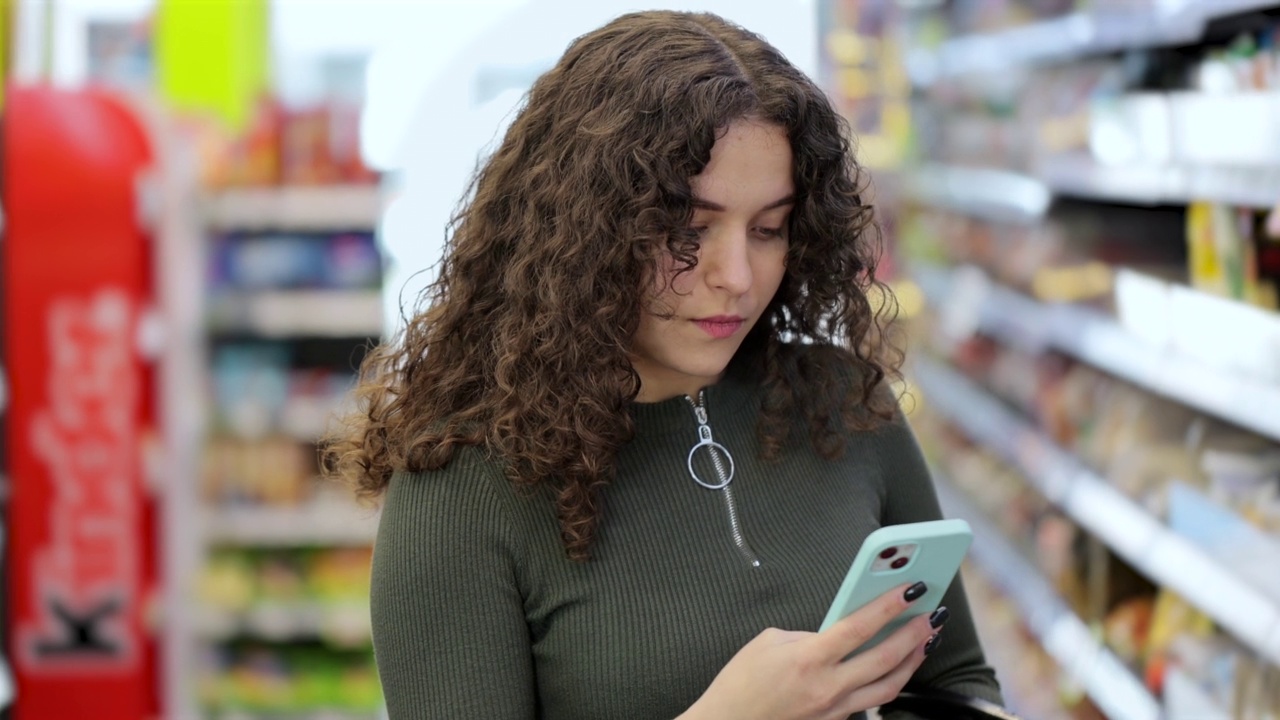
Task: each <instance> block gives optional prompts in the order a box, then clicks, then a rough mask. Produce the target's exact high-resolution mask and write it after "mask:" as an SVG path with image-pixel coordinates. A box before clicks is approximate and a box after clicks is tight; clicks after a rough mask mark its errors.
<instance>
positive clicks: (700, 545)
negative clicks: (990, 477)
mask: <svg viewBox="0 0 1280 720" xmlns="http://www.w3.org/2000/svg"><path fill="white" fill-rule="evenodd" d="M705 407H706V410H707V415H708V424H709V426H710V427H711V429H712V432H713V434H714V438H715V440H716V441H717V442H719V443H721V444H723V445H724V446H725V447H726V448H727V449H728V450H729V452H730V454H731V455H732V458H733V461H734V464H735V471H734V476H733V480H732V483H731V484H730V488H731V491H732V496H733V505H734V506H735V508H736V512H737V516H738V517H737V519H738V523H739V528H740V535H741V538H742V540H743V542H744V543H745V545H746V546H748V548H749V550H750V553H751V554H752V555H754V556H755V557H756V558H758V559H759V564H758V565H753V564H752V562H750V561H749V555H747V554H746V553H745V552H744V550H743V548H742V547H741V544H740V543H738V542H736V541H735V537H734V533H733V530H732V527H731V522H730V511H729V503H728V502H727V501H726V498H725V493H724V491H723V490H709V489H706V488H704V487H701V486H699V485H698V484H696V483H695V482H694V481H693V479H692V478H691V477H690V475H689V471H688V468H687V464H686V462H687V457H688V454H689V450H690V448H692V447H693V445H694V444H695V443H697V442H698V439H699V435H698V422H697V419H696V418H695V415H694V411H693V408H692V406H691V405H690V403H689V401H688V400H687V399H685V398H675V399H671V400H666V401H663V402H659V403H650V404H636V405H634V406H633V408H634V414H635V418H636V421H637V427H638V432H637V434H636V437H635V439H634V440H633V441H632V442H631V443H629V444H628V445H627V446H626V447H625V448H623V450H622V451H621V454H620V457H619V458H618V468H617V478H616V479H615V480H614V481H613V482H612V483H611V484H610V485H608V487H607V488H606V489H605V490H604V495H603V506H604V519H603V523H602V524H601V526H600V529H599V531H598V533H597V539H596V542H595V544H594V545H593V546H592V559H591V560H590V561H589V562H587V563H576V562H573V561H570V560H568V559H567V558H566V556H565V551H564V546H563V544H562V543H561V539H560V528H559V524H558V522H557V520H556V516H555V511H554V508H553V506H552V504H551V502H550V500H549V499H548V498H547V496H546V495H544V494H540V493H528V492H521V491H518V490H516V489H515V488H513V487H512V486H511V484H510V483H509V482H508V481H507V480H505V479H504V477H503V475H502V472H501V469H500V467H499V466H498V465H496V464H495V463H493V462H491V461H488V460H486V459H485V458H484V456H483V454H482V452H481V451H479V450H477V449H469V450H467V451H464V452H461V453H459V454H458V455H457V456H456V457H455V459H454V461H453V462H452V463H451V464H450V465H449V466H448V467H447V468H445V469H444V470H441V471H438V472H434V473H423V474H399V475H397V476H396V477H394V478H393V479H392V482H391V486H390V489H389V491H388V494H387V496H386V502H385V506H384V508H383V513H382V520H381V525H380V527H379V531H378V537H377V543H376V545H375V549H374V562H373V593H372V612H373V639H374V649H375V654H376V657H377V663H378V670H379V673H380V675H381V678H382V683H383V690H384V693H385V695H386V700H387V706H388V709H389V710H390V715H391V718H392V719H393V720H407V719H409V718H449V719H450V720H467V719H469V718H476V719H477V720H478V719H480V718H484V719H485V720H492V719H495V718H504V719H505V718H512V719H520V718H546V719H547V720H569V719H571V718H573V719H578V718H581V719H582V720H588V719H589V720H600V719H604V718H608V719H611V720H614V719H616V720H629V719H632V718H634V719H636V720H640V719H642V718H643V719H645V720H658V719H666V720H670V718H673V717H675V716H677V715H679V714H680V713H681V712H683V711H684V710H686V709H687V708H688V707H689V706H690V705H692V704H693V702H694V701H695V700H697V699H698V697H699V696H700V695H701V694H702V693H703V691H704V690H705V689H706V688H707V686H708V685H709V684H710V683H711V680H712V679H713V678H714V677H715V676H716V674H717V673H718V672H719V671H720V669H721V668H722V667H723V666H724V665H725V663H726V662H728V660H729V659H730V658H731V657H732V656H733V655H734V653H736V652H737V651H738V650H739V649H740V648H741V647H742V646H743V645H745V644H746V643H747V642H748V641H750V640H751V639H752V638H753V637H755V636H756V635H757V634H758V633H759V632H760V631H762V630H764V629H765V628H768V627H778V628H783V629H787V630H816V629H817V627H818V625H819V624H820V623H821V621H822V618H823V615H824V614H825V613H826V611H827V608H828V606H829V605H830V603H831V600H832V598H833V597H834V596H835V594H836V590H837V589H838V588H839V586H840V582H841V580H842V579H843V577H844V574H845V572H846V571H847V570H848V568H849V564H850V563H851V562H852V560H853V557H854V555H855V554H856V553H857V551H858V547H859V546H860V544H861V543H862V541H863V539H864V538H866V536H867V535H868V534H869V533H871V532H872V531H873V530H875V529H876V528H879V527H881V526H883V525H890V524H897V523H904V522H913V521H917V520H928V519H936V518H938V517H940V511H939V508H938V502H937V499H936V496H935V494H934V490H933V486H932V483H931V481H930V479H929V475H928V471H927V469H926V466H925V463H924V461H923V459H922V457H921V455H920V451H919V449H918V447H917V445H916V443H915V439H914V438H913V436H912V435H911V432H910V430H909V429H908V428H907V427H906V426H905V425H904V424H901V423H898V424H894V425H887V426H884V427H882V428H880V429H878V430H876V431H871V432H863V433H858V434H856V435H854V436H853V437H852V438H851V440H850V444H849V446H848V448H847V450H846V452H845V453H844V455H843V457H842V458H841V459H839V460H835V461H828V460H824V459H822V458H821V457H820V456H818V455H817V454H815V453H814V451H813V450H812V449H811V447H810V445H809V444H808V439H807V438H808V436H807V433H798V434H797V435H799V439H798V440H797V441H796V442H794V443H793V445H792V446H791V447H789V448H787V449H786V450H785V451H784V453H783V456H782V459H781V462H778V463H764V462H762V461H760V460H759V459H758V457H757V454H758V453H757V451H758V443H757V441H756V420H757V414H758V412H759V408H760V394H759V391H758V389H757V388H756V386H755V384H754V383H752V382H749V381H748V380H747V379H746V378H745V377H743V376H741V375H740V374H730V375H729V376H727V377H726V378H725V379H723V380H721V381H720V382H719V383H717V384H715V385H713V386H711V387H709V388H707V390H706V392H705ZM706 479H708V480H714V478H713V477H712V478H706ZM943 603H944V604H945V605H947V606H948V607H950V609H951V612H952V615H951V619H950V620H949V621H948V623H947V626H946V629H945V630H944V632H943V639H942V643H941V644H940V645H939V647H938V649H937V651H936V652H935V653H934V654H932V655H931V656H930V657H929V658H928V659H927V660H926V661H925V663H924V665H923V666H922V667H921V668H920V670H919V671H918V672H917V674H916V676H915V680H914V681H913V682H915V683H921V684H924V685H927V686H931V687H939V688H947V689H950V690H954V691H957V692H961V693H966V694H969V695H975V696H979V697H983V698H986V699H988V700H992V701H995V702H999V701H1000V695H999V690H998V688H997V685H996V682H995V677H994V673H993V672H992V670H991V669H990V668H989V667H988V666H987V665H986V664H985V661H984V659H983V655H982V651H981V649H980V647H979V646H978V641H977V637H976V635H975V633H974V629H973V624H972V620H971V618H970V615H969V609H968V605H967V603H966V602H965V599H964V595H963V590H962V589H961V588H960V584H959V581H957V582H956V584H954V585H953V586H952V588H951V590H950V592H949V593H948V595H947V597H946V598H945V599H944V601H943ZM883 713H884V715H885V717H886V718H892V719H893V720H897V718H905V717H910V716H908V715H907V714H906V713H894V712H893V711H892V710H891V709H890V708H885V710H884V711H883Z"/></svg>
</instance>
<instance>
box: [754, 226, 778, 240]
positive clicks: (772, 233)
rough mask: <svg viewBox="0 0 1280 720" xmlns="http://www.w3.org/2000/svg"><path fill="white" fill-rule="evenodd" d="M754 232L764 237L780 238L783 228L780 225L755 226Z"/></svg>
mask: <svg viewBox="0 0 1280 720" xmlns="http://www.w3.org/2000/svg"><path fill="white" fill-rule="evenodd" d="M756 232H758V233H760V234H761V235H763V236H765V237H770V238H780V237H782V236H783V230H782V228H780V227H776V228H771V227H758V228H756Z"/></svg>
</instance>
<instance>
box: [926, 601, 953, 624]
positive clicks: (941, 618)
mask: <svg viewBox="0 0 1280 720" xmlns="http://www.w3.org/2000/svg"><path fill="white" fill-rule="evenodd" d="M949 617H951V611H950V610H948V609H947V606H946V605H943V606H942V607H940V608H938V609H937V610H934V611H933V614H932V615H930V616H929V627H931V628H940V627H942V624H943V623H945V622H946V621H947V618H949Z"/></svg>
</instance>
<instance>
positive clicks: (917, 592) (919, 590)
mask: <svg viewBox="0 0 1280 720" xmlns="http://www.w3.org/2000/svg"><path fill="white" fill-rule="evenodd" d="M928 591H929V586H928V585H925V584H924V583H922V582H918V583H916V584H915V585H912V586H911V587H909V588H907V591H906V592H904V593H902V599H903V600H906V601H907V602H915V601H916V600H919V599H920V596H922V595H924V594H925V593H926V592H928Z"/></svg>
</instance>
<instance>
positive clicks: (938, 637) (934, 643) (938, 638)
mask: <svg viewBox="0 0 1280 720" xmlns="http://www.w3.org/2000/svg"><path fill="white" fill-rule="evenodd" d="M940 642H942V633H934V635H933V637H931V638H929V642H927V643H925V644H924V654H925V655H928V654H929V653H931V652H933V651H934V650H937V649H938V643H940Z"/></svg>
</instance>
